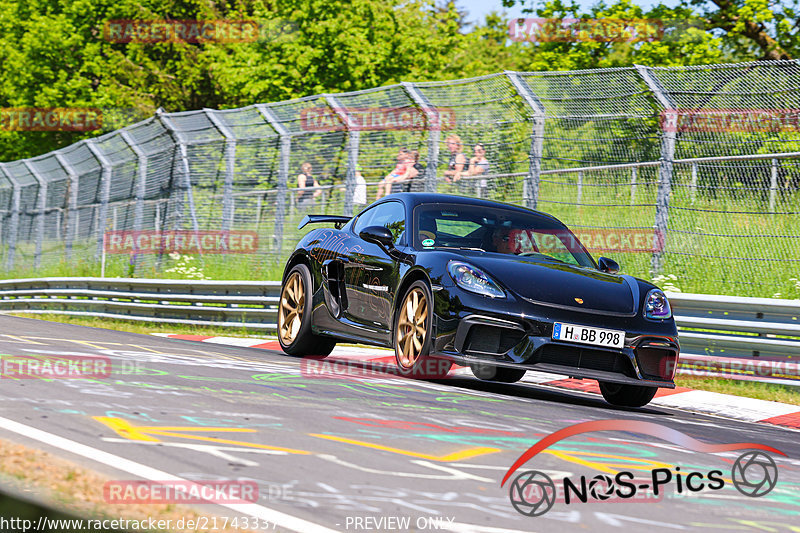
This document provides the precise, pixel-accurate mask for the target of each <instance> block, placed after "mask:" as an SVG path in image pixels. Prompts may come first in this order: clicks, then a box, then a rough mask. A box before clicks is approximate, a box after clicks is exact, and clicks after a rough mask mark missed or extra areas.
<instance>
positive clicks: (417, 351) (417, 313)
mask: <svg viewBox="0 0 800 533" xmlns="http://www.w3.org/2000/svg"><path fill="white" fill-rule="evenodd" d="M427 332H428V298H427V297H426V296H425V292H424V291H423V290H422V289H420V288H418V287H415V288H414V289H412V290H411V292H409V293H408V294H407V295H406V299H405V301H404V302H403V305H402V307H400V320H399V321H398V323H397V343H396V348H395V349H396V351H397V354H398V360H399V362H400V365H401V366H402V367H404V368H407V369H410V368H412V367H413V366H414V363H415V362H416V361H417V359H419V357H420V355H421V354H422V348H423V345H424V344H425V334H426V333H427Z"/></svg>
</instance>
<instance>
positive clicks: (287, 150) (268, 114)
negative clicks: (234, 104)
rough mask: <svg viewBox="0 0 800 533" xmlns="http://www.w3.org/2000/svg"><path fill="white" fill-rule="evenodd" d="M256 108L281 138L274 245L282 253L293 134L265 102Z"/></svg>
mask: <svg viewBox="0 0 800 533" xmlns="http://www.w3.org/2000/svg"><path fill="white" fill-rule="evenodd" d="M256 109H258V112H259V113H261V116H262V117H264V120H266V121H267V122H268V123H269V125H270V126H272V129H273V130H275V133H277V134H278V135H279V136H280V139H281V156H280V162H279V164H278V191H277V204H276V206H275V229H274V232H275V233H274V235H273V246H274V247H275V250H277V251H278V253H279V254H280V252H281V250H282V249H283V219H284V218H286V193H287V188H288V186H287V184H288V183H289V162H290V161H289V160H290V157H291V155H292V135H291V134H290V133H289V130H288V129H286V127H285V126H284V125H283V124H281V123H280V122H279V121H278V118H277V117H276V116H275V114H274V113H273V112H272V110H271V109H270V108H269V107H267V106H266V105H264V104H256Z"/></svg>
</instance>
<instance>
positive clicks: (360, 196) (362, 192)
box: [353, 166, 367, 212]
mask: <svg viewBox="0 0 800 533" xmlns="http://www.w3.org/2000/svg"><path fill="white" fill-rule="evenodd" d="M365 205H367V180H365V179H364V176H363V175H362V174H361V166H358V167H356V188H355V189H353V208H354V210H355V211H354V212H359V211H361V208H362V207H364V206H365Z"/></svg>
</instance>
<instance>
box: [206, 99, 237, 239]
mask: <svg viewBox="0 0 800 533" xmlns="http://www.w3.org/2000/svg"><path fill="white" fill-rule="evenodd" d="M203 112H204V113H205V114H206V116H207V117H208V119H209V120H210V121H211V123H212V124H214V127H215V128H217V131H219V132H220V133H221V134H222V136H223V137H225V185H224V186H223V189H222V229H223V230H224V231H228V230H230V229H231V228H232V227H233V217H234V198H233V172H234V167H235V165H236V135H234V133H233V131H232V130H231V129H230V128H229V127H228V126H227V125H226V124H225V123H224V122H222V121H221V120H220V119H219V117H217V116H216V115H215V114H214V111H213V110H212V109H203Z"/></svg>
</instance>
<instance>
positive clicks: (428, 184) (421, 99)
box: [400, 81, 442, 192]
mask: <svg viewBox="0 0 800 533" xmlns="http://www.w3.org/2000/svg"><path fill="white" fill-rule="evenodd" d="M400 85H402V86H403V89H405V91H406V94H408V96H409V97H410V98H411V100H413V101H414V104H416V106H417V107H419V108H420V109H422V111H423V113H425V116H426V117H427V119H428V161H427V163H428V166H427V167H426V169H425V192H436V184H437V179H438V178H437V176H436V171H437V167H438V165H439V141H440V139H441V131H442V120H441V115H440V114H439V111H438V110H437V109H436V108H435V107H434V106H433V105H431V103H430V101H429V100H428V99H427V98H426V97H425V95H424V94H422V93H421V92H420V91H419V89H417V87H416V85H414V84H413V83H409V82H407V81H404V82H402V83H401V84H400Z"/></svg>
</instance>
